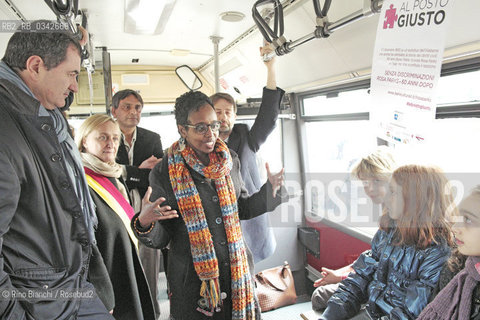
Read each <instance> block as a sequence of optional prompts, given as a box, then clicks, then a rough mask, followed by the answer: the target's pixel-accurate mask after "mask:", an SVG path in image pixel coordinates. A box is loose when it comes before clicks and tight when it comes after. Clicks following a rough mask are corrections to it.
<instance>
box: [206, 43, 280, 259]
mask: <svg viewBox="0 0 480 320" xmlns="http://www.w3.org/2000/svg"><path fill="white" fill-rule="evenodd" d="M270 51H271V48H270V47H268V46H266V47H263V48H261V49H260V53H261V55H263V54H266V53H268V52H270ZM274 60H275V59H272V60H270V61H267V62H265V65H266V66H267V71H268V73H267V85H266V87H265V88H264V89H263V95H262V104H261V105H260V110H259V111H258V115H257V118H256V119H255V123H254V124H253V126H252V128H251V129H249V128H248V126H247V125H246V124H235V125H234V123H235V120H236V118H237V106H236V104H235V100H234V99H233V97H232V96H230V95H229V94H228V93H216V94H214V95H213V96H211V97H210V99H211V100H212V102H213V104H214V107H215V112H216V113H217V118H218V120H219V121H221V122H222V126H221V127H220V138H221V139H222V140H223V141H225V142H226V143H227V145H228V147H229V148H230V149H232V150H234V151H235V152H236V153H237V154H238V156H239V158H240V163H241V174H242V179H243V181H244V183H245V188H246V189H247V191H248V193H249V194H254V193H255V192H257V191H258V190H259V189H260V187H261V186H262V183H261V179H260V174H259V172H258V166H257V158H256V152H257V151H258V150H259V149H260V146H261V145H262V144H263V143H264V142H265V140H267V138H268V136H269V135H270V133H272V131H273V129H275V124H276V121H277V118H278V114H279V112H280V101H281V100H282V97H283V94H284V93H285V92H284V91H283V90H282V89H280V88H277V84H276V80H275V68H274ZM241 223H242V230H243V236H244V238H245V241H246V243H247V245H248V247H249V248H250V250H251V251H252V253H253V257H254V260H255V262H259V261H261V260H263V259H266V258H267V257H269V256H271V255H272V254H273V252H274V251H275V246H276V242H275V236H274V234H273V231H272V229H271V228H270V226H269V218H268V215H267V214H264V215H261V216H259V217H256V218H253V219H250V220H242V221H241Z"/></svg>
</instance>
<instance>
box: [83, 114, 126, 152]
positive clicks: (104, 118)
mask: <svg viewBox="0 0 480 320" xmlns="http://www.w3.org/2000/svg"><path fill="white" fill-rule="evenodd" d="M108 121H111V122H112V123H114V124H115V126H116V127H117V128H118V131H120V127H119V126H118V123H117V122H116V121H115V120H114V119H113V118H112V117H110V116H109V115H106V114H94V115H93V116H90V117H88V118H87V119H85V121H83V123H82V125H81V126H80V128H79V129H78V132H76V133H75V143H76V144H77V148H78V151H80V152H84V151H85V150H84V148H83V140H84V139H85V138H86V137H87V136H88V135H89V134H90V133H91V132H92V131H93V130H95V129H96V128H98V127H99V126H101V125H102V124H104V123H106V122H108Z"/></svg>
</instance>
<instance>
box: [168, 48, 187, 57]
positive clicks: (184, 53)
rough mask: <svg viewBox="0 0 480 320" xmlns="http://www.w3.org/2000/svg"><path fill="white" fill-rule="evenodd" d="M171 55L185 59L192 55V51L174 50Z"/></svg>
mask: <svg viewBox="0 0 480 320" xmlns="http://www.w3.org/2000/svg"><path fill="white" fill-rule="evenodd" d="M170 54H171V55H172V56H177V57H185V56H188V55H189V54H190V50H186V49H172V50H170Z"/></svg>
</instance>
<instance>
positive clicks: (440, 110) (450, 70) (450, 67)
mask: <svg viewBox="0 0 480 320" xmlns="http://www.w3.org/2000/svg"><path fill="white" fill-rule="evenodd" d="M479 70H480V59H479V58H478V57H477V56H475V57H473V58H467V59H463V60H460V61H453V62H447V63H444V64H443V65H442V69H441V73H440V77H444V76H450V75H455V74H462V73H467V72H473V71H479ZM368 88H370V77H369V78H367V79H364V78H363V79H357V80H355V79H353V80H352V81H348V82H346V83H343V84H339V85H333V86H330V87H323V88H320V89H314V90H308V91H304V92H299V93H292V94H291V95H292V102H293V103H294V104H295V106H296V108H294V110H295V112H296V123H297V126H296V129H297V141H298V146H299V148H300V150H301V152H300V155H299V158H300V179H301V183H302V186H305V183H306V176H307V173H306V170H305V168H307V167H308V163H307V161H308V159H306V158H305V155H306V128H305V124H306V123H308V122H322V121H328V122H331V121H357V120H370V112H358V113H345V114H329V115H318V116H307V115H305V114H304V100H306V99H308V98H313V97H317V96H320V95H324V96H338V94H339V93H341V92H346V91H352V90H359V89H368ZM472 117H474V118H480V103H479V102H473V103H456V104H449V105H438V106H437V108H436V114H435V119H448V118H472ZM382 144H384V143H383V142H382V141H380V139H377V145H379V146H380V145H382ZM306 201H307V197H306V196H303V212H306V210H307V209H306V208H308V204H307V203H306ZM322 221H323V222H327V224H328V225H329V226H331V227H333V228H336V229H337V230H340V231H342V232H344V233H346V234H349V235H352V236H354V237H356V238H359V239H360V238H361V239H362V240H366V239H365V233H364V232H362V231H361V229H355V228H352V227H346V226H343V225H341V224H338V223H336V222H333V221H330V220H328V219H324V220H322ZM305 225H306V215H305V214H303V215H302V226H305Z"/></svg>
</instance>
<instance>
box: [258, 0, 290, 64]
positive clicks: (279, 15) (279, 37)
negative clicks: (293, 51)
mask: <svg viewBox="0 0 480 320" xmlns="http://www.w3.org/2000/svg"><path fill="white" fill-rule="evenodd" d="M270 3H271V4H273V9H274V10H273V12H274V16H273V17H274V19H273V30H272V29H271V28H270V26H269V25H268V24H269V22H270V18H268V21H266V19H265V18H264V17H262V15H261V14H260V13H259V11H258V7H260V6H263V5H266V4H270ZM252 17H253V21H255V24H256V25H257V27H258V30H259V31H260V33H261V34H262V35H263V38H264V39H265V41H266V42H268V43H271V44H272V45H273V47H274V48H275V50H281V51H282V52H283V50H284V49H283V45H284V44H285V43H286V42H287V40H286V39H285V37H284V36H283V31H284V25H283V6H282V4H281V3H280V1H279V0H258V1H257V2H255V4H254V5H253V8H252ZM282 54H284V53H280V52H279V53H278V55H282ZM273 56H274V55H272V56H271V57H270V59H271V58H273ZM270 59H265V56H264V60H270Z"/></svg>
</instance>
